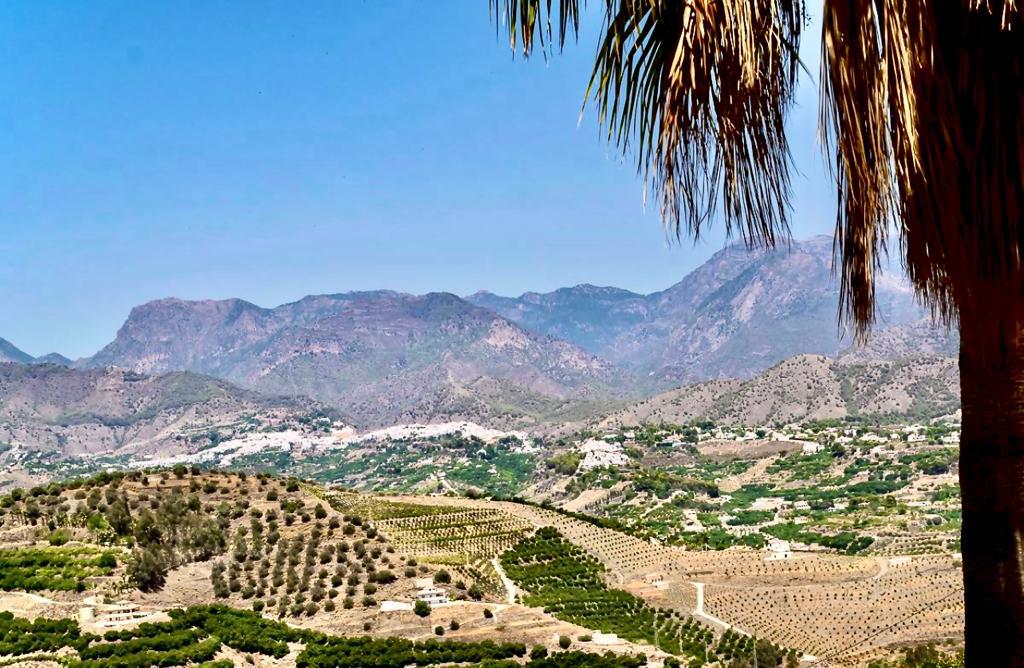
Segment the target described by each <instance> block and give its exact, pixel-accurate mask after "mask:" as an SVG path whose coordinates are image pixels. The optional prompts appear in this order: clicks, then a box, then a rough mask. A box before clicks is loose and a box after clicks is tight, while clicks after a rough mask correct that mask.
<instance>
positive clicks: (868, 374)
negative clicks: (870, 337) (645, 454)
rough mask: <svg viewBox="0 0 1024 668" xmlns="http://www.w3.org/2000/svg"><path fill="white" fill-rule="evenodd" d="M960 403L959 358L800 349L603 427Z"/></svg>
mask: <svg viewBox="0 0 1024 668" xmlns="http://www.w3.org/2000/svg"><path fill="white" fill-rule="evenodd" d="M959 406H960V385H959V376H958V367H957V363H956V360H955V359H953V358H949V357H912V358H905V359H902V360H897V361H891V360H878V359H874V360H869V361H865V360H863V359H861V358H859V357H858V356H856V355H850V356H845V355H844V356H841V357H839V358H838V359H830V358H828V357H824V356H821V355H798V356H796V357H792V358H790V359H787V360H785V361H783V362H781V363H779V364H777V365H775V366H773V367H772V368H770V369H768V370H767V371H764V372H762V373H760V374H758V375H757V376H755V377H753V378H751V379H749V380H746V381H739V380H725V381H720V380H714V381H705V382H702V383H697V384H693V385H686V386H683V387H680V388H677V389H674V390H670V391H668V392H664V393H661V394H657V395H655V396H653V397H650V398H648V399H644V400H642V401H639V402H637V403H634V404H632V405H630V406H629V407H627V408H625V409H622V410H619V411H615V412H613V413H611V414H610V415H609V416H608V417H606V418H605V419H604V420H603V421H602V422H601V425H602V426H603V427H612V426H633V425H639V424H643V423H658V422H666V423H673V424H683V423H686V422H689V421H691V420H696V419H702V418H709V419H712V420H715V421H716V422H721V423H724V424H735V425H753V424H758V425H766V424H773V423H783V424H785V423H790V422H801V421H804V420H820V419H836V418H844V417H846V416H855V415H862V416H885V417H888V418H929V417H937V416H940V415H946V414H949V413H953V412H955V411H956V410H957V409H958V408H959Z"/></svg>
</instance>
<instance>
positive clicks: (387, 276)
mask: <svg viewBox="0 0 1024 668" xmlns="http://www.w3.org/2000/svg"><path fill="white" fill-rule="evenodd" d="M597 28H598V22H597V17H596V15H595V16H593V17H589V18H588V20H587V21H586V24H585V26H584V34H583V35H582V36H581V40H580V43H579V44H578V45H576V46H573V47H570V48H568V49H567V51H566V53H565V54H563V55H562V56H560V57H557V58H554V59H552V60H551V61H550V62H547V63H546V62H544V60H543V59H541V58H536V59H534V60H531V61H529V62H524V61H522V60H521V59H515V60H514V59H513V58H512V56H511V55H510V53H509V51H508V50H507V47H506V44H505V42H504V41H502V40H499V39H498V38H497V36H496V34H495V31H494V28H493V25H492V24H491V22H490V20H489V17H488V13H487V3H486V2H484V1H483V0H478V1H469V0H465V1H460V2H441V3H428V2H421V1H420V0H393V1H392V0H389V1H387V2H379V1H370V0H365V1H358V0H349V1H347V2H335V1H328V2H316V1H308V2H302V3H282V2H255V1H254V2H247V3H244V4H243V3H237V2H215V1H204V2H186V1H181V2H173V3H172V2H146V3H138V2H130V1H127V0H126V1H124V2H105V1H100V0H97V1H92V2H85V1H84V0H81V1H68V2H58V1H56V0H52V1H45V0H9V1H8V2H5V3H4V6H3V8H2V9H0V99H2V100H3V101H4V102H3V104H2V105H0V127H3V128H4V131H3V132H2V133H0V257H2V258H3V261H2V262H0V295H3V300H2V303H0V337H4V338H7V339H9V340H10V341H12V342H13V343H14V344H15V345H17V346H19V347H21V348H22V349H24V350H26V351H27V352H29V353H31V354H36V355H38V354H43V353H46V352H49V351H51V350H56V351H59V352H62V353H64V354H66V355H69V356H72V357H77V356H82V355H88V354H91V353H93V352H95V351H96V350H97V349H98V348H99V347H101V346H102V345H104V344H105V343H106V342H108V341H109V340H111V339H112V338H113V336H114V333H115V331H116V329H117V327H118V326H119V325H120V324H121V323H122V322H123V320H124V318H125V317H126V316H127V314H128V311H129V310H130V308H131V307H132V306H133V305H136V304H139V303H142V302H145V301H147V300H150V299H155V298H159V297H166V296H176V297H183V298H225V297H242V298H244V299H248V300H250V301H253V302H255V303H257V304H260V305H263V306H274V305H277V304H279V303H283V302H287V301H292V300H295V299H298V298H300V297H302V296H303V295H306V294H311V293H323V292H344V291H348V290H358V289H370V288H382V287H386V288H393V289H397V290H404V291H409V292H417V293H419V292H427V291H435V290H445V291H450V292H455V293H457V294H467V293H470V292H473V291H476V290H478V289H488V290H492V291H494V292H498V293H500V294H519V293H521V292H524V291H527V290H536V291H546V290H551V289H554V288H557V287H560V286H564V285H574V284H577V283H596V284H601V285H616V286H620V287H624V288H629V289H632V290H636V291H640V292H650V291H654V290H658V289H662V288H665V287H667V286H669V285H670V284H672V283H674V282H676V281H678V280H679V279H680V278H681V277H682V276H683V275H684V274H685V273H686V272H687V271H688V270H690V269H692V268H693V267H694V266H696V265H697V264H699V263H700V262H701V261H703V260H704V259H705V258H706V257H707V256H708V255H710V254H711V253H713V252H714V251H715V250H717V249H719V248H721V246H722V243H723V238H722V236H721V233H720V231H719V230H715V231H713V232H711V233H710V234H708V236H707V237H706V238H705V239H704V240H703V241H702V242H701V243H700V244H698V245H696V246H695V245H693V244H692V243H690V242H683V243H682V244H669V243H667V242H666V237H665V235H664V233H663V231H662V228H661V224H660V220H659V218H658V216H657V212H656V211H654V210H648V211H646V212H645V210H644V207H643V184H642V183H641V181H640V180H639V179H638V178H637V176H636V170H635V168H634V165H633V163H632V162H631V161H629V160H624V159H622V158H621V157H620V156H619V155H618V154H617V152H616V151H615V150H614V149H613V148H611V147H609V146H608V145H607V144H606V143H605V142H604V141H603V140H602V137H601V135H600V134H599V132H598V129H597V127H596V123H595V121H594V118H593V116H592V115H586V116H584V118H583V121H582V123H580V124H577V117H578V112H579V108H580V103H581V100H582V93H583V89H584V86H585V84H586V80H587V76H588V74H589V66H590V62H591V58H592V56H593V51H594V39H595V37H596V32H597ZM807 36H808V38H807V42H806V46H807V47H808V48H806V49H805V51H806V54H805V58H806V59H807V63H808V66H809V68H810V69H811V71H812V72H816V71H817V65H816V63H817V54H816V53H815V50H816V46H817V45H816V42H817V39H816V38H817V31H816V30H815V29H812V30H810V31H808V33H807ZM816 105H817V91H816V87H815V85H814V82H813V81H807V82H806V85H804V86H803V88H802V89H801V92H800V106H799V108H798V109H797V111H796V113H795V114H794V116H793V118H792V119H791V126H792V133H791V135H792V139H793V151H794V155H795V158H796V161H797V166H798V168H799V169H800V170H801V172H802V175H796V177H795V187H796V188H795V200H794V217H793V223H794V233H795V235H796V236H797V237H798V238H800V237H805V236H809V235H811V234H817V233H823V232H829V231H830V230H831V229H832V225H833V221H834V213H833V212H834V198H833V194H832V193H833V191H832V188H831V187H830V185H829V183H828V181H827V180H826V178H825V173H824V169H823V161H822V159H821V157H820V153H819V151H818V147H817V145H816V131H815V126H816V117H817V106H816Z"/></svg>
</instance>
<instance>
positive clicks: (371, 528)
mask: <svg viewBox="0 0 1024 668" xmlns="http://www.w3.org/2000/svg"><path fill="white" fill-rule="evenodd" d="M830 247H831V241H830V240H825V239H822V238H816V239H811V240H808V241H806V242H800V243H794V248H793V249H791V250H790V251H789V252H788V253H783V252H781V251H776V252H773V253H757V252H751V251H747V250H745V249H741V248H738V247H735V246H731V247H727V248H726V249H724V250H723V251H721V252H720V253H719V254H717V255H715V256H714V257H713V258H712V259H711V260H709V262H708V263H707V264H706V265H705V266H703V267H700V268H698V269H697V270H695V271H694V272H692V273H691V274H690V275H688V276H686V277H685V278H684V279H683V280H682V281H681V282H680V283H678V284H677V285H675V286H672V287H670V288H669V289H667V290H665V291H663V292H659V293H654V294H650V295H639V294H636V293H631V292H628V291H624V290H619V289H615V288H596V287H594V286H577V287H575V288H565V289H562V290H557V291H555V292H553V293H550V294H535V293H528V294H526V295H523V296H521V297H518V298H503V297H497V296H495V295H493V294H490V293H486V292H480V293H476V294H474V295H470V296H469V297H467V298H465V299H463V298H460V297H457V296H455V295H450V294H445V293H430V294H426V295H409V294H404V293H397V292H392V291H375V292H358V293H341V294H332V295H316V296H309V297H306V298H303V299H301V300H299V301H296V302H293V303H289V304H284V305H281V306H278V307H275V308H270V309H267V308H261V307H258V306H256V305H254V304H251V303H249V302H245V301H243V300H238V299H234V300H216V301H215V300H206V301H185V300H180V299H162V300H157V301H154V302H150V303H147V304H144V305H141V306H139V307H137V308H135V309H133V311H132V313H131V314H130V315H129V317H128V319H127V320H126V321H125V323H124V325H123V326H122V327H121V329H120V330H119V331H118V333H117V336H116V337H115V339H114V341H112V342H111V343H110V344H109V345H107V346H105V347H104V348H103V349H102V350H101V351H99V352H98V353H97V354H96V355H94V356H92V357H88V358H83V359H79V360H75V361H71V360H67V359H66V358H63V357H61V356H59V355H57V354H51V355H45V356H42V357H39V358H35V357H33V356H31V355H27V354H25V353H23V352H22V351H20V350H18V349H17V348H15V347H14V346H13V345H11V344H9V343H8V342H6V341H2V340H0V494H2V495H3V496H0V562H2V563H3V564H4V568H3V574H2V577H0V592H2V593H0V665H26V666H39V667H42V666H83V667H85V666H90V667H91V666H143V665H163V666H176V665H182V666H203V667H204V668H227V667H228V666H243V665H255V666H268V667H269V666H274V667H281V668H290V667H292V666H295V667H296V668H298V667H307V666H308V667H313V666H328V665H332V666H333V665H348V666H379V667H380V668H392V667H399V666H410V668H411V667H412V666H424V665H439V666H456V665H458V666H480V668H484V667H487V668H513V667H514V666H522V665H533V666H536V667H537V668H549V667H550V668H556V667H566V668H569V667H577V666H580V667H582V666H588V667H589V666H597V667H599V668H600V667H602V666H606V667H607V668H639V667H640V666H651V667H659V666H665V667H669V668H671V667H673V666H683V665H685V666H689V667H691V668H766V667H767V668H795V667H798V666H803V667H804V668H811V667H812V666H815V667H824V666H837V667H838V666H843V667H847V666H849V667H854V666H869V667H870V668H928V667H933V666H956V665H958V663H957V662H958V660H959V659H958V651H959V649H960V648H961V647H962V645H963V592H962V576H961V567H960V563H961V556H960V525H961V510H960V494H959V487H958V467H959V436H960V412H959V406H960V395H959V382H958V381H959V378H958V367H957V363H956V359H955V353H956V346H955V342H953V340H952V338H951V336H950V335H949V334H948V333H946V332H944V331H942V330H940V329H937V328H935V327H933V326H931V325H930V324H929V322H928V321H927V320H926V319H925V318H924V315H923V314H922V313H921V312H920V311H919V310H918V309H917V307H916V306H915V305H914V304H913V303H912V300H910V298H909V293H908V292H907V291H906V290H905V289H904V287H903V286H902V284H901V283H900V282H899V281H892V280H890V281H883V282H882V283H880V285H879V291H880V295H881V299H880V305H881V309H882V310H883V312H884V316H885V317H884V319H883V322H882V325H881V326H880V327H879V328H878V330H877V331H875V332H873V334H872V337H871V339H870V340H869V341H868V342H867V343H866V344H863V345H856V346H854V345H850V344H849V342H848V341H847V340H846V338H845V335H844V333H843V332H837V331H835V329H834V328H832V329H830V330H828V331H825V330H824V329H823V328H822V327H821V326H820V324H821V322H831V320H830V319H829V318H825V316H824V315H822V314H823V313H825V312H826V311H829V310H832V311H833V312H834V308H835V305H836V303H837V302H836V300H837V298H838V297H837V292H836V290H835V288H834V285H833V284H832V283H830V281H829V279H828V277H827V270H826V265H827V259H828V257H829V253H830V250H829V249H830ZM830 327H831V325H830ZM32 619H35V620H36V621H34V622H32V621H29V620H32ZM371 657H372V658H371Z"/></svg>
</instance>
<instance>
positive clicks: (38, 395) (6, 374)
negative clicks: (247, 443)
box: [0, 364, 322, 455]
mask: <svg viewBox="0 0 1024 668" xmlns="http://www.w3.org/2000/svg"><path fill="white" fill-rule="evenodd" d="M320 410H322V407H321V406H319V405H317V404H315V403H314V402H312V401H310V400H307V399H296V398H269V397H265V396H261V395H259V394H256V393H254V392H251V391H247V390H242V389H240V388H238V387H235V386H233V385H231V384H230V383H228V382H226V381H223V380H218V379H215V378H210V377H207V376H200V375H198V374H193V373H185V372H175V373H171V374H164V375H155V376H148V375H145V374H138V373H135V372H133V371H127V370H123V369H90V370H74V369H66V368H63V367H60V366H54V365H36V364H0V443H4V444H20V445H22V446H24V447H25V448H27V449H29V450H39V451H45V452H53V453H61V454H65V455H81V454H87V453H88V454H98V453H105V454H122V455H127V454H135V455H137V454H150V453H163V454H170V453H176V452H185V451H190V450H194V449H196V448H198V447H205V446H208V445H209V440H208V439H207V438H206V437H207V435H208V434H209V432H210V431H211V430H212V429H215V428H226V429H227V430H230V429H231V426H232V425H233V424H236V423H239V422H248V421H250V420H251V419H252V418H253V417H255V416H265V417H278V418H280V417H285V416H304V415H308V414H309V413H311V412H313V411H320Z"/></svg>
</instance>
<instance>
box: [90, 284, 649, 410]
mask: <svg viewBox="0 0 1024 668" xmlns="http://www.w3.org/2000/svg"><path fill="white" fill-rule="evenodd" d="M86 366H89V367H103V366H118V367H123V368H128V369H133V370H136V371H141V372H164V371H171V370H189V371H195V372H199V373H206V374H211V375H215V376H218V377H221V378H225V379H228V380H231V381H233V382H235V383H238V384H239V385H242V386H243V387H247V388H251V389H256V390H260V391H263V392H270V393H274V394H300V395H306V396H310V397H313V398H315V399H318V400H322V401H324V402H327V403H329V404H331V405H335V406H338V407H340V408H342V410H344V411H346V412H348V413H350V414H353V415H355V416H356V417H357V418H362V419H363V420H364V421H365V422H366V423H367V424H380V423H384V422H387V421H389V420H391V419H394V418H396V417H397V416H400V415H404V414H420V413H422V412H423V410H425V408H426V407H427V406H431V405H434V404H435V403H436V402H437V401H439V399H438V397H439V396H447V395H450V394H451V393H452V392H453V391H454V390H455V389H456V388H465V387H468V386H470V385H472V384H473V383H474V382H475V381H477V380H479V379H481V378H494V379H500V380H503V381H507V382H510V383H512V384H514V385H517V386H520V387H522V388H524V389H525V390H527V391H528V392H530V393H534V394H539V395H544V396H548V397H555V398H566V397H581V398H582V397H592V396H597V397H602V396H608V397H611V396H620V395H629V394H635V393H636V389H635V384H634V383H630V382H627V378H628V375H629V374H627V373H625V372H623V371H621V370H619V369H618V368H616V367H615V366H614V365H612V364H610V363H608V362H606V361H604V360H601V359H599V358H597V357H596V356H594V355H591V354H589V353H587V352H585V351H584V350H582V349H581V348H579V347H578V346H575V345H573V344H571V343H568V342H566V341H562V340H558V339H554V338H552V337H549V336H546V335H542V334H537V333H534V332H530V331H527V330H525V329H523V328H521V327H520V326H518V325H516V324H514V323H512V322H511V321H509V320H508V319H506V318H503V317H501V316H499V315H496V314H495V313H493V312H492V311H489V310H487V309H484V308H480V307H478V306H474V305H472V304H470V303H468V302H466V301H464V300H462V299H460V298H458V297H456V296H454V295H450V294H444V293H431V294H427V295H422V296H414V295H407V294H401V293H396V292H389V291H381V292H360V293H346V294H340V295H319V296H311V297H306V298H305V299H302V300H300V301H298V302H295V303H292V304H285V305H283V306H279V307H277V308H274V309H262V308H259V307H257V306H255V305H253V304H249V303H248V302H244V301H241V300H226V301H201V302H188V301H182V300H176V299H165V300H160V301H156V302H151V303H149V304H145V305H143V306H140V307H137V308H135V309H133V310H132V313H131V315H130V316H129V318H128V320H127V322H125V324H124V326H123V327H122V328H121V329H120V331H119V332H118V334H117V338H116V339H115V340H114V341H113V342H112V343H111V344H110V345H108V346H107V347H105V348H104V349H103V350H101V351H100V352H99V353H97V354H96V355H95V356H94V357H93V358H92V359H90V360H88V361H87V362H86Z"/></svg>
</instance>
